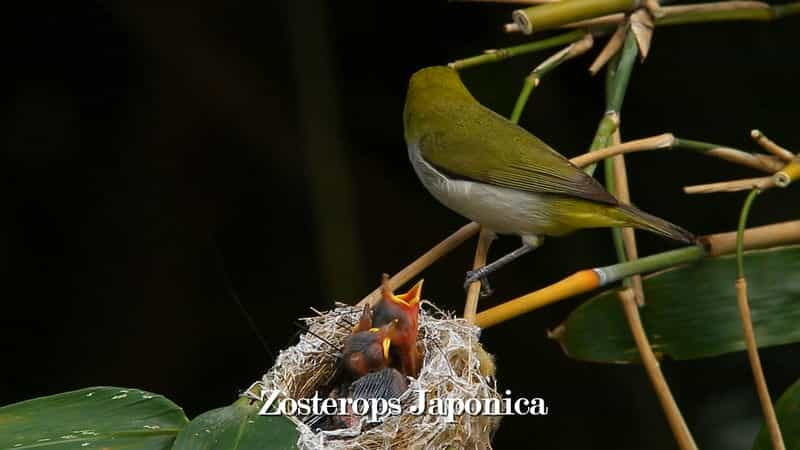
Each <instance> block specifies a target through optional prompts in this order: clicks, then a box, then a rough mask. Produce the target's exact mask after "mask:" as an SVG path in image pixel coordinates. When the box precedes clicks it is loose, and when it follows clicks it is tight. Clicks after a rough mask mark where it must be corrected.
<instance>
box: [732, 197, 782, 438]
mask: <svg viewBox="0 0 800 450" xmlns="http://www.w3.org/2000/svg"><path fill="white" fill-rule="evenodd" d="M760 192H761V191H759V190H758V189H753V190H752V191H750V194H749V195H748V196H747V199H746V200H745V202H744V206H742V213H741V215H740V216H739V228H738V230H737V233H736V271H737V275H736V300H737V303H738V305H739V315H740V317H741V320H742V331H743V332H744V337H745V344H746V345H747V357H748V359H749V360H750V367H751V368H752V370H753V379H754V382H755V385H756V392H757V393H758V399H759V400H760V402H761V409H762V411H763V413H764V421H765V422H766V424H767V429H768V430H769V434H770V437H771V438H772V447H773V448H774V449H775V450H785V448H786V446H785V445H784V443H783V436H782V435H781V430H780V427H779V426H778V419H777V418H776V417H775V409H774V407H773V406H772V400H771V398H770V395H769V389H768V387H767V381H766V378H765V377H764V369H763V368H762V367H761V358H760V357H759V356H758V344H757V342H756V335H755V331H754V330H753V320H752V317H751V315H750V304H749V302H748V299H747V280H746V278H745V275H744V230H745V227H746V226H747V217H748V215H749V214H750V208H751V207H752V206H753V202H754V201H755V199H756V197H757V196H758V194H759V193H760Z"/></svg>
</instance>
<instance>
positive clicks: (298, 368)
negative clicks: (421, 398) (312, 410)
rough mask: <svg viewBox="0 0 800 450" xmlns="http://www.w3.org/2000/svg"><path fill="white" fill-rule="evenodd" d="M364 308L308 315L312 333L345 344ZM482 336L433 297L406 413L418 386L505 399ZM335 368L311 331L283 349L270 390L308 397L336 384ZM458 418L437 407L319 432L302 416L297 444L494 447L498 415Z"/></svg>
mask: <svg viewBox="0 0 800 450" xmlns="http://www.w3.org/2000/svg"><path fill="white" fill-rule="evenodd" d="M361 312H362V310H361V309H360V308H355V307H352V306H340V307H338V308H336V309H334V310H332V311H329V312H327V313H325V314H322V315H320V316H316V317H310V318H306V319H303V320H304V321H305V322H306V325H307V326H308V327H309V329H310V330H311V331H312V332H313V333H315V334H317V335H319V336H320V337H322V338H323V339H325V340H327V341H329V342H330V344H333V345H336V346H337V347H338V348H341V346H342V344H343V342H344V339H345V338H346V337H347V336H348V335H349V329H350V328H351V325H350V324H353V323H355V322H357V321H358V318H359V317H360V315H361ZM479 334H480V329H479V328H478V327H476V326H475V325H472V324H470V323H468V322H467V321H466V320H464V319H455V318H453V317H452V316H450V315H447V314H445V313H443V312H442V311H441V310H439V309H438V308H436V307H435V306H434V305H433V304H431V303H429V302H427V301H424V302H423V303H422V308H420V314H419V342H420V347H421V348H420V350H421V351H422V352H424V353H423V354H424V359H423V363H422V369H421V370H420V373H419V377H417V378H416V379H411V382H410V383H409V387H408V390H407V391H406V392H405V393H404V394H403V395H402V396H401V397H400V398H399V401H400V403H401V405H402V406H403V411H407V410H408V409H409V408H410V407H411V405H414V404H416V403H417V397H418V392H419V390H425V391H426V392H427V393H428V400H429V401H430V400H431V399H433V398H440V399H460V400H463V401H467V400H469V399H477V400H478V401H480V402H483V401H485V400H488V399H497V400H498V401H499V400H500V399H501V397H500V394H499V393H498V392H497V388H496V385H495V381H494V378H493V376H492V375H493V373H494V366H493V362H492V361H491V357H490V356H489V355H488V354H487V353H486V352H485V351H484V350H483V348H482V347H481V345H480V343H479V342H478V336H479ZM482 364H483V367H481V365H482ZM487 366H488V367H487ZM335 368H336V356H335V355H333V351H332V349H331V348H330V346H329V345H328V344H326V343H325V342H322V341H321V340H320V339H319V338H317V337H315V336H313V335H311V334H310V333H306V334H303V335H302V336H301V337H300V342H299V343H298V344H297V345H295V346H293V347H290V348H287V349H285V350H283V351H281V353H280V355H279V356H278V359H277V361H276V363H275V366H274V367H273V368H272V369H270V371H269V372H267V373H266V374H265V375H264V377H263V380H262V382H263V389H265V390H278V391H280V392H282V393H284V394H285V395H286V396H287V397H291V398H294V399H299V398H309V397H312V396H313V395H314V393H315V391H316V390H317V388H318V387H320V386H323V385H325V384H326V383H327V382H329V381H330V378H331V376H332V375H333V373H334V370H335ZM484 374H486V375H484ZM320 395H323V394H322V393H321V394H320ZM453 419H454V422H448V418H447V417H446V416H444V415H437V414H431V412H430V411H426V412H425V413H423V414H421V415H412V414H408V413H404V414H402V415H388V416H385V417H384V418H383V419H382V420H381V422H380V423H377V424H367V423H366V421H367V417H363V418H361V420H360V422H359V423H357V424H356V425H354V426H353V427H351V428H345V429H341V430H335V431H318V432H315V430H312V429H311V428H309V427H308V426H307V425H306V424H304V423H302V422H300V421H299V420H295V423H297V429H298V431H299V433H300V437H299V439H298V441H297V445H298V448H300V449H331V450H333V449H335V450H344V449H360V450H373V449H395V448H409V449H421V448H424V449H441V448H464V449H487V448H491V444H490V440H491V435H492V433H493V431H494V430H495V429H496V428H497V426H498V425H499V417H497V416H489V415H480V414H477V415H470V414H461V415H457V416H455V417H454V418H453Z"/></svg>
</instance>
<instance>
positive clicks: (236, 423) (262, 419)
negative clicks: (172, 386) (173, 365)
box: [172, 398, 298, 450]
mask: <svg viewBox="0 0 800 450" xmlns="http://www.w3.org/2000/svg"><path fill="white" fill-rule="evenodd" d="M251 403H253V404H251ZM258 410H259V402H251V400H249V399H247V398H241V399H239V400H237V401H236V402H234V403H233V404H232V405H230V406H226V407H224V408H217V409H212V410H211V411H208V412H206V413H203V414H201V415H199V416H197V417H195V418H194V420H192V421H191V422H190V423H189V425H188V426H187V427H186V428H184V429H183V430H182V431H181V432H180V434H179V435H178V438H177V439H176V440H175V445H174V446H173V447H172V448H173V450H210V449H213V450H248V449H258V450H262V449H265V448H268V449H270V450H292V449H294V448H295V444H296V443H297V437H298V434H297V427H295V425H294V423H292V422H291V421H290V420H289V419H287V418H286V417H283V416H259V415H258Z"/></svg>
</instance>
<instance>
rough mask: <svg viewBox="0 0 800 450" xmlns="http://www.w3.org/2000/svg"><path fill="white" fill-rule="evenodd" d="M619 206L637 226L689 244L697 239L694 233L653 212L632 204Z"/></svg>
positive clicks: (620, 210) (630, 221)
mask: <svg viewBox="0 0 800 450" xmlns="http://www.w3.org/2000/svg"><path fill="white" fill-rule="evenodd" d="M618 208H619V212H621V213H623V214H624V215H625V216H626V219H627V220H626V221H627V222H629V223H630V225H632V226H633V227H635V228H640V229H643V230H647V231H651V232H653V233H656V234H660V235H662V236H666V237H668V238H671V239H675V240H676V241H682V242H686V243H687V244H691V243H693V242H694V241H695V236H694V235H693V234H692V233H690V232H688V231H686V230H684V229H683V228H681V227H679V226H677V225H675V224H673V223H670V222H667V221H666V220H664V219H660V218H658V217H656V216H654V215H652V214H647V213H646V212H644V211H642V210H640V209H638V208H636V207H633V206H630V205H622V204H621V205H619V206H618Z"/></svg>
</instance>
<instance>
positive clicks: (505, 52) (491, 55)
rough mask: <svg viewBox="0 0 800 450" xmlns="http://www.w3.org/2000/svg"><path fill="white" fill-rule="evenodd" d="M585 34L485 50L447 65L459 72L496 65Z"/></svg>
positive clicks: (568, 41) (576, 32)
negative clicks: (482, 65) (480, 53)
mask: <svg viewBox="0 0 800 450" xmlns="http://www.w3.org/2000/svg"><path fill="white" fill-rule="evenodd" d="M586 34H588V33H587V32H585V31H582V30H575V31H570V32H568V33H564V34H559V35H556V36H553V37H550V38H547V39H542V40H540V41H534V42H529V43H527V44H522V45H515V46H513V47H506V48H500V49H493V50H486V51H485V52H484V53H483V54H482V55H477V56H471V57H469V58H464V59H459V60H456V61H453V62H451V63H450V64H448V66H449V67H451V68H453V69H456V70H461V69H466V68H468V67H474V66H479V65H481V64H489V63H496V62H499V61H503V60H505V59H508V58H513V57H515V56H519V55H524V54H527V53H532V52H537V51H540V50H546V49H548V48H552V47H558V46H559V45H565V44H569V43H571V42H575V41H577V40H580V39H582V38H583V37H584V36H585V35H586Z"/></svg>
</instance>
